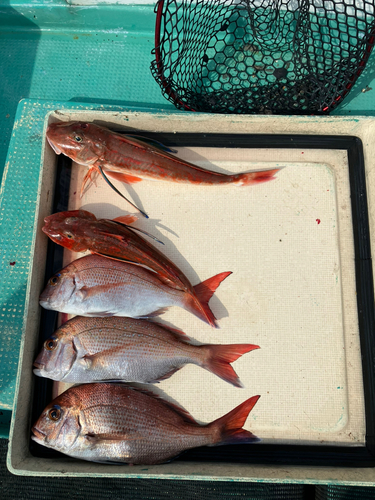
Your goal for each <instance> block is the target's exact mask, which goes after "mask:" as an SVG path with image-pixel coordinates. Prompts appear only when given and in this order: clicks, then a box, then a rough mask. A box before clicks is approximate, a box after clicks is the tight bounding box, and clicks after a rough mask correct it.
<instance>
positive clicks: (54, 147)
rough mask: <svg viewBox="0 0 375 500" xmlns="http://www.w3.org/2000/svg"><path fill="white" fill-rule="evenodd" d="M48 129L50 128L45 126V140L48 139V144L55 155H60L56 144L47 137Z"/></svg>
mask: <svg viewBox="0 0 375 500" xmlns="http://www.w3.org/2000/svg"><path fill="white" fill-rule="evenodd" d="M49 130H50V128H47V135H46V137H47V141H48V144H49V145H50V146H51V148H52V149H53V150H54V152H55V153H56V154H57V155H61V153H62V151H61V150H60V149H59V148H58V147H57V146H56V144H54V142H53V141H51V139H50V138H49V137H48V131H49Z"/></svg>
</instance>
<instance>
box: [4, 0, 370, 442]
mask: <svg viewBox="0 0 375 500" xmlns="http://www.w3.org/2000/svg"><path fill="white" fill-rule="evenodd" d="M154 22H155V14H154V7H153V5H138V6H137V5H126V6H124V5H100V6H87V7H81V6H71V5H68V4H67V3H66V2H65V1H64V0H39V1H37V0H28V1H27V0H24V1H22V0H14V1H13V0H10V1H7V0H0V61H1V63H0V76H1V77H0V127H1V131H2V134H1V139H0V175H1V176H2V174H3V169H4V165H5V162H6V157H7V152H8V145H9V141H10V138H11V134H12V128H13V125H14V121H15V117H16V110H17V106H18V103H19V101H20V100H21V99H24V98H31V99H41V100H53V101H61V102H67V101H70V102H72V104H73V103H78V102H79V103H102V104H103V105H104V106H112V107H113V106H120V107H122V108H124V107H125V108H126V107H133V109H134V108H149V109H150V108H151V109H159V110H160V109H163V110H165V111H167V112H168V111H169V110H170V111H175V108H174V107H173V105H172V104H170V103H169V102H168V101H166V100H165V99H164V98H163V97H162V95H161V91H160V88H159V86H158V85H157V84H156V82H155V81H154V79H153V77H152V75H151V72H150V63H151V61H152V59H153V56H152V54H151V50H152V49H153V46H154ZM112 109H113V108H112ZM333 114H334V115H348V116H350V115H351V116H358V115H374V114H375V52H373V54H372V55H371V57H370V60H369V62H368V64H367V67H366V70H365V71H364V72H363V73H362V74H361V76H360V77H359V79H358V81H357V82H356V84H355V86H354V88H353V89H352V91H351V92H350V94H349V95H348V96H347V97H346V99H345V100H344V101H343V103H342V104H341V105H340V106H339V107H338V108H337V109H336V110H335V112H334V113H333ZM30 185H33V183H32V182H31V183H30ZM14 203H20V202H19V201H18V200H14ZM18 208H20V209H22V207H18ZM4 210H6V207H4V206H1V215H0V221H2V227H1V231H2V232H1V233H0V234H1V245H2V246H3V245H4V246H6V245H18V246H19V247H22V244H23V240H24V238H25V237H27V235H25V234H22V233H20V234H19V237H18V240H17V241H12V240H9V239H8V238H7V237H6V236H7V235H6V234H5V233H4V229H5V228H6V227H7V225H8V224H11V223H12V221H9V220H7V221H6V223H5V222H4V219H3V214H4V213H5V212H4ZM24 210H27V206H26V205H25V207H24ZM7 213H9V211H7ZM14 224H17V221H14ZM8 264H9V263H8V262H4V261H3V262H2V265H3V266H4V265H8ZM22 280H23V286H21V287H20V288H19V289H18V291H17V292H16V295H15V296H14V297H13V296H12V294H13V293H14V291H11V290H7V289H2V290H1V291H0V300H1V301H2V304H1V316H0V335H1V337H0V435H3V436H6V435H7V434H8V427H9V421H10V414H11V409H12V406H13V398H14V389H15V381H16V374H17V365H18V354H19V345H20V339H21V333H22V319H23V312H24V311H23V309H22V308H19V306H18V304H19V303H21V302H22V301H21V298H22V297H24V295H25V293H26V281H27V273H23V276H22ZM5 305H6V306H5Z"/></svg>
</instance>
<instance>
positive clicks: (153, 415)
mask: <svg viewBox="0 0 375 500" xmlns="http://www.w3.org/2000/svg"><path fill="white" fill-rule="evenodd" d="M258 399H259V396H254V397H252V398H250V399H248V400H247V401H245V402H244V403H242V404H241V405H239V406H237V408H235V409H234V410H232V411H231V412H230V413H228V414H227V415H224V416H223V417H221V418H218V419H217V420H215V421H214V422H211V423H210V424H205V425H200V424H198V423H197V422H196V421H195V420H194V419H193V417H192V416H191V415H190V414H189V413H187V412H186V411H185V410H183V409H182V408H180V407H178V406H176V405H172V404H171V403H167V402H166V401H164V400H162V399H160V398H158V397H156V396H155V395H154V394H152V393H149V392H144V391H139V390H135V389H134V388H130V387H128V386H126V385H121V384H108V383H100V384H84V385H80V386H75V387H72V388H70V389H68V390H67V391H65V392H64V393H63V394H61V395H60V396H58V397H57V398H56V399H55V400H54V401H52V403H50V404H49V405H48V406H47V407H46V408H45V410H44V411H43V413H42V415H41V416H40V418H39V419H38V421H37V422H36V423H35V425H34V426H33V428H32V436H31V438H32V439H33V440H34V441H36V442H37V443H39V444H41V445H43V446H47V447H48V448H53V449H55V450H58V451H60V452H62V453H65V454H66V455H69V456H71V457H75V458H80V459H82V460H89V461H92V462H110V463H116V462H117V463H121V462H122V463H129V464H144V465H146V464H160V463H163V462H167V461H169V460H171V459H173V458H174V457H176V456H177V455H179V454H180V453H181V452H183V451H185V450H188V449H190V448H195V447H197V446H219V445H224V444H234V443H235V444H243V443H253V442H255V441H258V438H257V437H256V436H254V434H252V433H251V432H249V431H246V430H244V429H242V427H243V425H244V423H245V421H246V419H247V416H248V414H249V413H250V411H251V410H252V409H253V407H254V405H255V404H256V402H257V401H258Z"/></svg>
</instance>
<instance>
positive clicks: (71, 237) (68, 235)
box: [65, 231, 73, 240]
mask: <svg viewBox="0 0 375 500" xmlns="http://www.w3.org/2000/svg"><path fill="white" fill-rule="evenodd" d="M65 236H66V237H67V238H69V239H70V240H71V239H73V235H72V233H69V232H68V231H66V232H65Z"/></svg>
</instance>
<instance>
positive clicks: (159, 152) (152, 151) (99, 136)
mask: <svg viewBox="0 0 375 500" xmlns="http://www.w3.org/2000/svg"><path fill="white" fill-rule="evenodd" d="M47 140H48V142H49V144H50V145H51V147H52V148H53V149H54V151H55V152H56V153H57V154H60V153H63V154H65V155H66V156H68V157H69V158H71V159H72V160H74V161H75V162H76V163H79V164H80V165H86V166H88V167H89V172H88V174H86V177H85V179H84V184H83V187H82V190H83V189H84V186H85V184H86V183H87V181H88V180H89V179H90V178H91V175H92V174H93V172H94V171H97V172H99V173H102V174H103V170H104V171H105V174H106V175H107V176H109V177H112V178H114V179H117V180H120V181H122V182H126V183H128V184H132V183H135V182H139V181H141V180H142V179H154V180H155V179H156V180H165V181H173V182H185V183H190V184H204V185H212V184H235V185H237V186H250V185H252V184H259V183H260V182H266V181H269V180H271V179H273V178H274V175H275V174H276V172H278V171H279V170H280V169H279V168H276V169H270V170H259V171H253V172H247V173H241V174H222V173H219V172H214V171H211V170H206V169H203V168H200V167H198V166H197V165H193V164H192V163H189V162H187V161H185V160H182V159H180V158H178V157H177V156H174V155H172V154H170V153H168V152H167V151H164V150H163V149H162V148H160V147H158V146H157V145H155V144H150V143H149V142H148V140H147V139H145V140H142V139H139V138H136V137H132V136H129V135H121V134H117V133H115V132H112V131H111V130H109V129H107V128H105V127H101V126H99V125H95V124H93V123H83V122H68V123H52V124H51V125H49V127H48V129H47Z"/></svg>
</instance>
